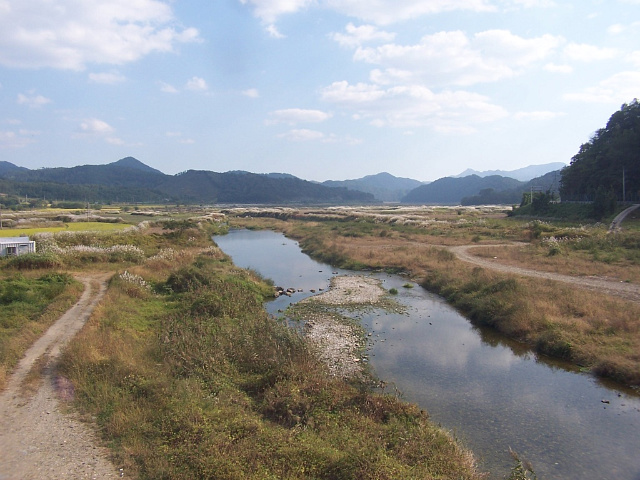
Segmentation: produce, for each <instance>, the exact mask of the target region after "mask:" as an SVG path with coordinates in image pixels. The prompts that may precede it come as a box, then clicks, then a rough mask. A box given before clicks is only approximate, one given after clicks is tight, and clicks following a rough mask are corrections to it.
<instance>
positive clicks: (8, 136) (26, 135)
mask: <svg viewBox="0 0 640 480" xmlns="http://www.w3.org/2000/svg"><path fill="white" fill-rule="evenodd" d="M37 135H40V132H36V131H30V130H22V129H21V130H19V131H17V132H15V131H2V130H0V149H9V148H24V147H26V146H27V145H30V144H32V143H35V141H36V140H35V137H36V136H37Z"/></svg>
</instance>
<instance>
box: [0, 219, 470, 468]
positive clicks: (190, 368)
mask: <svg viewBox="0 0 640 480" xmlns="http://www.w3.org/2000/svg"><path fill="white" fill-rule="evenodd" d="M217 218H219V217H218V216H202V217H199V218H186V217H185V218H182V219H177V220H175V219H174V220H169V221H163V220H157V221H155V222H154V223H145V224H143V225H142V226H140V227H132V228H129V229H125V230H121V231H118V232H78V233H61V234H48V235H44V236H41V237H40V238H39V243H38V245H39V253H37V254H31V255H24V256H21V257H15V258H13V259H3V260H2V261H1V265H0V266H1V267H2V271H1V273H2V281H1V282H0V286H1V288H2V291H1V295H0V297H1V298H2V301H3V302H4V303H3V305H9V306H12V308H16V309H18V307H19V305H20V304H23V303H25V302H26V303H33V304H34V305H37V306H36V307H35V308H34V310H33V311H31V312H29V313H25V315H26V317H25V319H24V320H19V319H16V317H12V316H8V317H7V318H3V319H2V326H3V330H2V331H1V332H0V333H1V335H2V340H3V342H4V341H5V339H8V341H9V342H10V343H11V342H14V341H17V339H19V340H20V341H19V342H17V343H18V344H19V345H17V346H12V347H10V348H9V347H6V346H5V345H7V344H5V343H2V344H1V348H2V357H1V361H2V364H3V369H4V370H3V371H4V372H7V371H10V370H11V368H12V366H13V365H15V361H16V358H19V355H20V350H21V349H24V348H25V347H24V345H26V344H27V343H28V342H29V341H30V339H32V338H34V336H35V335H37V333H38V332H40V331H42V329H44V328H46V325H48V324H49V323H51V319H52V318H53V317H54V316H55V314H56V312H60V311H62V310H63V309H64V308H65V306H67V305H69V304H70V303H72V302H73V301H74V300H75V298H77V296H78V294H79V288H78V284H77V282H75V281H73V279H72V277H71V276H70V275H68V274H67V273H66V272H77V271H113V272H114V276H113V278H112V280H111V282H110V284H109V289H108V291H107V294H106V299H105V301H104V302H102V303H101V304H100V305H98V307H97V308H96V309H95V310H94V314H93V316H92V318H91V319H90V320H89V322H88V323H87V324H86V325H85V327H84V329H83V330H82V331H81V333H80V334H79V335H78V336H77V337H76V338H75V339H74V340H73V341H72V342H71V343H70V344H69V346H68V347H67V349H66V351H65V352H64V354H63V356H62V359H61V362H60V364H59V365H58V371H57V374H58V375H59V376H60V377H64V378H66V379H68V380H69V381H70V382H71V383H72V384H73V386H74V401H73V405H74V407H75V408H76V409H77V410H78V411H80V412H81V413H83V414H84V416H85V417H86V419H87V421H91V422H95V423H96V424H97V427H98V429H99V431H100V433H101V435H102V438H103V439H104V441H105V442H106V443H107V444H108V445H109V446H110V448H111V451H112V453H113V457H114V459H115V462H116V463H117V464H118V465H119V466H122V468H123V469H124V471H125V472H127V476H131V477H137V478H149V479H162V478H167V479H168V478H171V479H180V478H184V479H191V478H216V479H239V478H243V479H244V478H256V479H267V478H273V479H276V478H277V479H286V478H327V479H329V478H331V479H340V478H344V479H347V478H349V479H353V478H358V479H367V478H370V479H385V478H388V479H394V478H408V479H410V478H416V479H418V478H420V479H429V478H433V479H435V478H451V479H453V478H455V479H463V478H467V479H479V478H482V475H481V474H480V473H478V472H477V470H476V467H475V464H474V460H473V457H472V455H471V453H470V452H468V451H466V450H465V449H464V448H462V447H461V446H460V445H459V444H458V443H457V442H456V441H455V440H454V439H453V438H452V437H451V436H450V435H449V434H448V433H446V432H444V431H443V430H442V429H440V428H439V427H437V426H435V425H433V424H432V423H431V422H430V421H429V419H428V416H427V414H426V413H425V412H423V411H420V410H419V409H418V408H417V407H416V406H414V405H411V404H407V403H405V402H403V401H401V400H400V399H398V398H396V397H394V396H390V395H381V394H377V393H374V392H372V391H371V390H370V388H369V386H368V385H369V384H368V383H366V382H361V381H356V380H353V381H351V382H348V381H344V380H342V379H339V378H335V377H332V376H331V375H330V374H329V372H328V370H327V368H326V366H324V365H323V364H322V363H320V362H318V361H317V359H316V358H315V357H314V356H313V354H312V353H311V351H310V350H309V348H308V346H307V345H306V343H305V341H304V340H303V338H302V337H301V336H300V335H299V334H298V333H297V332H296V331H295V330H291V329H289V328H288V327H287V326H286V325H284V324H283V323H281V322H279V321H277V320H275V319H273V318H270V317H269V316H268V315H267V314H266V312H265V310H264V308H263V302H264V301H265V300H267V299H268V298H270V297H272V296H273V287H272V285H270V284H269V283H268V282H266V281H265V280H264V279H262V278H260V277H259V276H257V275H256V274H255V273H253V272H251V271H246V270H242V269H239V268H237V267H235V266H234V265H233V264H232V262H231V261H230V260H229V258H228V257H227V256H226V255H224V254H223V253H222V252H221V251H220V250H219V249H218V248H217V247H216V246H214V245H212V243H211V240H210V236H211V234H212V233H214V232H215V231H217V230H218V229H220V228H224V227H221V226H220V224H219V223H218V222H217V221H216V219H217ZM35 298H37V299H38V303H37V304H36V303H34V302H32V300H33V299H35ZM4 310H5V309H4V308H3V311H4ZM11 322H14V323H15V324H16V325H11ZM31 323H36V324H37V326H31V325H30V324H31ZM25 325H26V327H25ZM22 337H25V338H24V339H23V338H22ZM8 351H10V352H12V353H11V354H10V355H6V352H8Z"/></svg>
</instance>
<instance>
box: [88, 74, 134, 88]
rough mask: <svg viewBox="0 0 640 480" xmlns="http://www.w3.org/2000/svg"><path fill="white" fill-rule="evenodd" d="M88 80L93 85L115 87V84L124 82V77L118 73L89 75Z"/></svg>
mask: <svg viewBox="0 0 640 480" xmlns="http://www.w3.org/2000/svg"><path fill="white" fill-rule="evenodd" d="M89 80H91V81H92V82H94V83H103V84H106V85H115V84H117V83H122V82H124V81H125V80H126V77H125V76H124V75H121V74H119V73H106V72H104V73H90V74H89Z"/></svg>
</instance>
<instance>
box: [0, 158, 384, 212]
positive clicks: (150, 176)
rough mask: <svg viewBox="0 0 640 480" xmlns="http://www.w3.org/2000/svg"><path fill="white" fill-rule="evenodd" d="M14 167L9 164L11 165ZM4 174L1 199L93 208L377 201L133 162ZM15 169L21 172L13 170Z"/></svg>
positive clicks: (268, 178) (290, 182) (270, 179)
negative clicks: (12, 197) (89, 204)
mask: <svg viewBox="0 0 640 480" xmlns="http://www.w3.org/2000/svg"><path fill="white" fill-rule="evenodd" d="M7 163H8V162H7ZM3 167H4V168H2V169H0V193H5V194H10V195H18V196H20V197H28V198H40V199H43V198H46V199H48V200H67V201H83V202H84V201H88V202H100V203H109V202H142V203H144V202H180V203H259V204H281V203H310V204H318V203H332V204H338V203H340V204H352V203H360V204H362V203H372V202H374V198H373V195H371V194H368V193H363V192H358V191H353V190H347V189H346V188H330V187H327V186H323V185H319V184H316V183H313V182H308V181H306V180H301V179H299V178H297V177H293V176H281V177H280V176H272V175H258V174H252V173H247V172H226V173H216V172H208V171H195V170H190V171H188V172H185V173H183V174H179V175H165V174H164V173H162V172H160V171H159V170H155V169H153V168H151V167H149V166H147V165H145V164H144V163H142V162H140V161H139V160H136V159H135V158H132V157H127V158H123V159H121V160H119V161H117V162H113V163H110V164H107V165H82V166H77V167H71V168H64V167H60V168H42V169H38V170H29V169H25V168H20V167H16V166H15V165H13V164H8V165H3ZM13 167H15V168H13Z"/></svg>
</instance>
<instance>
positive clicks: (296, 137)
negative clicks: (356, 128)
mask: <svg viewBox="0 0 640 480" xmlns="http://www.w3.org/2000/svg"><path fill="white" fill-rule="evenodd" d="M278 138H282V139H284V140H289V141H291V142H320V143H341V144H346V145H360V144H361V143H362V140H361V139H359V138H354V137H352V136H351V135H345V136H340V135H336V134H335V133H329V134H325V133H322V132H319V131H317V130H309V129H306V128H301V129H293V130H289V131H288V132H285V133H281V134H280V135H278Z"/></svg>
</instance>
